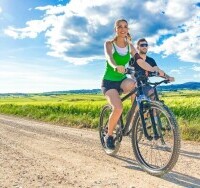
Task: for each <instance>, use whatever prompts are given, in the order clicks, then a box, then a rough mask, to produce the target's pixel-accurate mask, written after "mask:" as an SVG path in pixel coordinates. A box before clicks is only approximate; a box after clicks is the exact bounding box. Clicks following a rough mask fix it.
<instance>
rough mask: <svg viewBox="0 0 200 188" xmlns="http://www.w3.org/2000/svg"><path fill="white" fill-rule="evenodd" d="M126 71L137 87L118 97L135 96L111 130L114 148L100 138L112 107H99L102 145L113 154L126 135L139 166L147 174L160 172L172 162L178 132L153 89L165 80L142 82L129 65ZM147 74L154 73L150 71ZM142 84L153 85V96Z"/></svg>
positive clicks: (177, 151) (159, 174)
mask: <svg viewBox="0 0 200 188" xmlns="http://www.w3.org/2000/svg"><path fill="white" fill-rule="evenodd" d="M126 74H134V76H135V78H136V82H137V87H136V88H135V89H133V90H132V91H130V92H129V93H128V94H126V95H125V96H124V97H121V100H122V102H124V101H125V100H126V99H128V98H129V97H130V96H131V95H132V94H135V95H136V97H135V100H134V101H133V102H132V105H131V108H130V110H129V111H128V113H127V114H126V116H125V117H126V118H125V120H124V116H123V115H121V117H120V118H119V120H118V123H117V125H116V127H115V130H114V132H113V137H114V142H115V150H108V149H107V148H106V145H105V141H104V137H105V136H106V134H107V131H108V127H107V123H108V119H109V115H110V113H111V112H112V108H111V106H110V105H109V104H107V105H105V106H104V107H103V108H102V110H101V114H100V123H99V135H100V140H101V144H102V147H103V149H104V151H105V152H106V153H107V154H108V155H111V156H114V155H116V154H117V152H118V150H119V148H120V144H121V141H122V138H123V136H130V137H131V142H132V149H133V153H134V155H135V158H136V160H137V162H138V163H139V165H140V166H141V167H142V169H144V170H145V171H146V172H147V173H149V174H151V175H155V176H162V175H164V174H165V173H167V172H169V171H170V170H171V169H172V168H173V167H174V166H175V164H176V162H177V160H178V157H179V153H180V133H179V127H178V124H177V121H176V118H175V116H174V114H173V113H172V111H171V110H170V109H169V108H168V107H167V106H166V105H165V104H164V101H161V100H159V97H158V93H157V90H156V87H157V86H158V85H160V84H161V83H165V84H167V83H169V81H168V80H162V81H160V82H155V83H150V82H148V81H146V82H145V83H144V82H143V80H144V76H142V75H140V73H138V72H135V71H134V70H132V69H130V68H127V69H126ZM150 76H158V75H157V73H151V75H150ZM146 85H153V88H154V95H155V100H151V99H150V98H149V97H148V96H145V95H144V92H143V87H144V86H146ZM124 121H125V124H124Z"/></svg>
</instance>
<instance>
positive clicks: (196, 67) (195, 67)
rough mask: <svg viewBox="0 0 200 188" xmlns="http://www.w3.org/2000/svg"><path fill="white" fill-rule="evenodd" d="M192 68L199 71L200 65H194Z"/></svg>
mask: <svg viewBox="0 0 200 188" xmlns="http://www.w3.org/2000/svg"><path fill="white" fill-rule="evenodd" d="M192 70H194V71H197V72H200V67H198V66H193V67H192Z"/></svg>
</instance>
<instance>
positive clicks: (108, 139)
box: [105, 136, 115, 150]
mask: <svg viewBox="0 0 200 188" xmlns="http://www.w3.org/2000/svg"><path fill="white" fill-rule="evenodd" d="M105 140H106V141H105V143H106V147H107V148H108V149H111V150H114V149H115V144H114V139H113V136H106V138H105Z"/></svg>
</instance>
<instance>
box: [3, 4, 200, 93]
mask: <svg viewBox="0 0 200 188" xmlns="http://www.w3.org/2000/svg"><path fill="white" fill-rule="evenodd" d="M119 18H124V19H126V20H127V21H128V23H129V29H130V34H131V35H132V38H133V43H134V45H135V47H136V43H137V40H138V39H139V38H146V39H147V41H148V43H149V52H148V55H149V56H151V57H153V58H154V59H155V60H156V62H157V64H158V66H159V67H160V68H161V69H162V70H164V71H165V72H166V73H168V74H169V75H171V76H174V77H175V80H176V81H175V82H174V84H180V83H185V82H200V1H197V0H168V1H167V0H145V1H141V0H120V1H119V0H110V1H108V0H93V1H91V0H71V1H69V0H57V1H56V0H43V1H41V0H28V1H27V0H0V93H13V92H17V93H19V92H26V93H37V92H48V91H65V90H76V89H98V88H100V85H101V80H102V77H103V74H104V71H105V56H104V49H103V46H104V43H105V41H106V40H110V39H112V38H113V37H114V35H115V32H114V28H113V27H114V22H115V20H116V19H119Z"/></svg>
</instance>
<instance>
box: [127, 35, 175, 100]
mask: <svg viewBox="0 0 200 188" xmlns="http://www.w3.org/2000/svg"><path fill="white" fill-rule="evenodd" d="M137 49H138V52H139V55H140V57H142V59H143V60H144V61H146V62H147V63H148V64H150V65H151V66H152V67H157V68H158V69H159V67H158V66H157V64H156V62H155V60H154V59H153V58H151V57H149V56H147V52H148V42H147V40H146V39H145V38H141V39H139V40H138V42H137ZM129 66H131V67H134V68H135V71H140V72H141V73H142V74H144V75H146V80H147V79H148V71H145V70H144V69H142V68H141V67H140V66H139V65H138V64H137V63H136V62H135V60H134V59H133V58H131V60H130V61H129ZM161 77H163V78H165V79H168V80H169V81H170V82H173V81H174V77H171V76H169V75H167V74H166V73H164V75H162V76H161ZM143 90H144V93H145V94H146V95H152V94H153V93H154V90H153V89H152V88H151V87H150V86H149V87H148V86H146V87H145V88H143ZM153 98H154V97H153ZM153 98H152V99H153Z"/></svg>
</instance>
